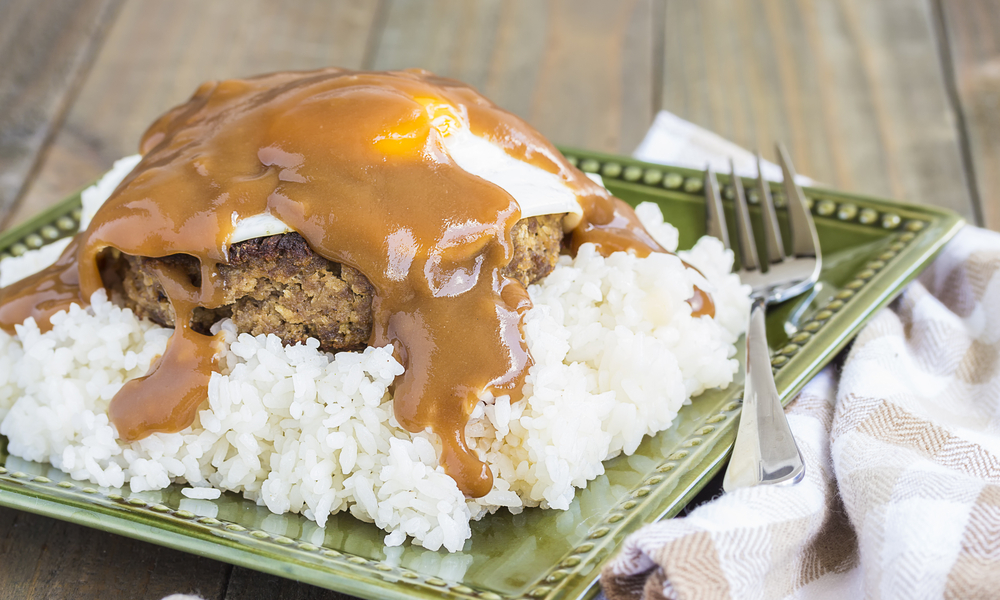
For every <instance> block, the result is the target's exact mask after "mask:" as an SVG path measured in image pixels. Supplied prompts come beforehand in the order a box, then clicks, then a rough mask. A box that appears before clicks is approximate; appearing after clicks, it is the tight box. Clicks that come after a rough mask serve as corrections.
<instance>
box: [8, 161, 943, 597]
mask: <svg viewBox="0 0 1000 600" xmlns="http://www.w3.org/2000/svg"><path fill="white" fill-rule="evenodd" d="M567 155H568V156H569V157H570V158H571V160H573V161H574V162H576V163H577V164H578V165H579V166H580V168H582V169H583V170H585V171H590V172H596V173H600V174H601V175H602V176H603V177H604V181H605V183H606V185H607V186H608V188H610V189H611V191H612V192H614V193H615V194H616V195H618V196H619V197H621V198H623V199H624V200H626V201H628V202H630V203H633V204H634V203H638V202H642V201H651V202H656V203H658V204H659V205H660V206H661V207H662V208H663V213H664V214H665V215H666V218H667V220H668V221H670V222H672V223H673V224H675V225H676V226H677V227H678V228H679V229H680V231H681V236H680V240H681V241H680V244H681V247H682V248H686V247H690V246H691V245H692V244H693V243H694V242H695V240H696V239H697V238H698V237H699V236H701V235H702V233H703V232H704V223H703V219H704V217H703V214H704V201H703V198H702V194H701V185H702V184H701V173H699V172H696V171H691V170H686V169H680V168H673V167H662V166H655V165H650V164H645V163H640V162H637V161H634V160H630V159H626V158H621V157H616V156H608V155H601V154H594V153H588V152H580V151H573V150H568V151H567ZM722 183H723V185H724V188H725V189H724V191H725V192H728V193H729V194H731V190H729V189H728V188H727V187H725V186H726V184H728V181H727V180H726V179H725V178H722ZM750 183H751V182H747V185H749V184H750ZM774 190H775V192H776V195H777V200H778V202H779V204H780V202H781V199H782V198H781V195H780V193H779V192H780V190H779V188H778V187H777V186H775V187H774ZM806 193H807V195H808V197H809V199H810V200H811V203H812V211H813V214H814V215H815V216H816V226H817V230H818V231H819V236H820V240H821V244H822V248H823V266H824V268H823V274H822V277H821V280H820V283H819V284H818V285H817V286H816V288H815V289H814V290H813V291H812V292H810V293H809V294H807V295H804V296H802V297H800V298H796V299H794V300H791V301H789V302H787V303H785V304H783V305H779V306H776V307H774V309H773V310H770V311H769V313H768V337H769V338H770V340H769V341H770V342H771V347H772V351H773V358H772V364H773V365H774V369H775V373H776V376H775V378H776V381H777V385H778V390H779V391H780V393H781V395H782V398H783V399H784V401H785V402H788V401H789V400H790V399H791V398H792V396H793V394H794V393H795V392H796V391H797V390H798V389H799V388H800V387H801V386H802V385H803V384H804V383H805V382H806V381H807V380H808V379H809V378H810V377H811V376H812V375H813V374H815V373H816V372H817V371H818V370H819V369H820V368H821V367H822V366H823V365H824V364H826V363H827V362H828V361H830V359H831V358H833V356H834V355H835V354H836V353H837V351H838V350H840V349H841V348H842V347H843V346H844V345H845V344H846V343H847V342H848V341H849V340H850V339H851V338H852V337H853V336H854V335H855V334H856V333H857V332H858V329H859V328H860V327H861V325H862V324H863V323H864V322H865V321H866V320H867V319H868V318H869V317H870V316H871V315H872V314H873V313H874V311H875V310H877V309H878V308H880V307H881V306H883V305H885V304H886V303H888V302H889V301H890V300H891V299H892V298H893V297H894V296H895V295H896V294H897V293H898V292H899V291H900V290H901V289H902V287H903V285H904V284H906V283H907V282H908V281H909V280H910V279H912V278H913V277H914V276H915V275H916V274H917V273H918V272H919V270H920V269H921V268H922V267H923V266H924V265H926V264H927V263H928V261H930V260H931V258H932V257H933V256H934V255H935V253H936V252H937V251H938V250H939V249H940V248H941V246H942V245H943V244H944V243H945V241H947V240H948V238H950V237H951V236H952V235H954V233H955V232H956V230H957V229H958V227H959V226H960V225H961V219H959V217H957V216H955V215H954V214H951V213H949V212H946V211H943V210H940V209H935V208H927V207H919V206H909V205H904V204H899V203H894V202H891V201H887V200H878V199H875V198H864V197H860V196H854V195H848V194H841V193H837V192H832V191H827V190H820V189H808V190H807V191H806ZM730 208H731V207H730ZM779 213H781V214H780V215H779V217H783V216H784V214H783V211H781V210H780V209H779ZM78 218H79V196H74V197H72V198H68V199H67V200H66V201H65V202H63V203H62V204H60V205H59V206H57V207H55V208H53V209H51V210H49V211H47V212H45V213H44V214H42V215H39V216H38V217H37V218H35V219H33V220H32V221H30V222H28V223H26V224H24V225H22V226H21V227H18V228H17V229H15V230H13V231H9V232H7V233H6V234H5V235H3V236H2V237H0V252H7V253H12V254H19V253H22V252H24V251H25V250H27V249H28V248H34V247H39V246H41V245H42V244H44V243H47V242H49V241H52V240H55V239H58V238H59V237H62V236H65V235H69V234H71V233H72V232H74V231H75V229H76V226H77V219H78ZM732 221H733V218H732V217H730V222H732ZM740 346H741V347H742V342H741V343H740ZM740 360H741V362H742V355H741V356H740ZM741 382H742V373H741V374H740V375H738V377H737V381H736V382H735V383H734V384H733V385H732V386H730V387H729V388H727V389H725V390H716V391H711V392H707V393H705V394H703V395H702V396H700V397H698V398H696V399H695V400H694V402H693V403H692V404H691V405H689V406H686V407H684V408H683V409H682V410H681V412H680V414H679V415H678V417H677V420H676V422H675V423H674V424H673V426H672V427H671V428H670V429H668V430H667V431H664V432H662V433H660V434H659V435H657V436H656V437H654V438H647V439H646V440H645V441H644V442H643V443H642V445H640V446H639V449H638V451H637V452H636V453H635V454H634V455H633V456H622V457H619V458H616V459H614V460H612V461H609V462H608V463H606V473H605V474H604V475H602V476H600V477H599V478H597V479H596V480H594V481H592V482H590V485H589V486H588V487H587V488H586V489H585V490H582V491H580V492H579V493H578V494H577V497H576V500H575V501H574V502H573V504H572V506H571V508H570V509H569V510H568V511H542V510H538V509H529V510H526V511H525V512H523V513H522V514H520V515H511V514H507V513H505V512H498V513H497V514H495V515H488V516H487V517H485V518H484V519H482V520H481V521H479V522H476V523H473V526H472V529H473V534H472V539H471V540H470V541H469V542H468V543H467V544H466V545H465V548H464V550H463V551H462V552H459V553H455V554H447V553H446V552H443V551H442V552H430V551H427V550H424V549H422V548H419V547H411V546H409V545H405V546H403V547H400V548H385V547H384V546H383V544H382V539H383V537H384V533H383V532H382V531H380V530H379V529H377V528H376V527H375V526H373V525H368V524H365V523H361V522H359V521H356V520H355V519H353V518H351V517H349V516H343V515H339V516H337V517H333V518H331V520H330V522H329V523H328V525H327V527H326V529H325V530H324V529H320V528H318V527H317V526H316V525H315V524H314V523H312V522H310V521H308V520H307V519H305V518H304V517H299V516H297V515H283V516H279V515H273V514H271V513H269V512H268V511H267V510H266V509H265V508H262V507H258V506H257V505H255V504H254V503H253V502H250V501H247V500H243V499H242V498H240V497H239V496H237V495H235V494H225V495H223V497H222V498H221V499H219V500H215V501H208V500H191V499H187V498H185V497H183V496H182V495H181V494H180V487H179V486H176V485H175V486H172V487H171V488H169V489H167V490H163V491H161V492H145V493H140V494H131V493H130V492H129V491H128V490H127V489H125V490H118V489H103V488H101V489H99V488H97V487H96V486H92V485H91V484H89V483H85V482H78V481H72V480H69V479H68V478H67V477H66V476H65V475H64V474H62V473H61V472H59V471H58V470H56V469H54V468H52V467H50V466H49V465H45V464H37V463H30V462H27V461H23V460H20V459H18V458H16V457H11V456H7V455H6V453H5V452H3V453H0V461H2V462H0V464H2V465H3V466H2V467H0V504H2V505H5V506H9V507H13V508H18V509H22V510H27V511H30V512H34V513H38V514H42V515H48V516H50V517H55V518H57V519H64V520H66V521H71V522H74V523H78V524H81V525H87V526H90V527H96V528H98V529H102V530H105V531H110V532H114V533H119V534H122V535H126V536H129V537H133V538H136V539H140V540H145V541H148V542H152V543H155V544H162V545H164V546H169V547H171V548H175V549H178V550H183V551H185V552H192V553H195V554H199V555H202V556H207V557H210V558H215V559H218V560H222V561H226V562H230V563H233V564H237V565H242V566H244V567H249V568H251V569H257V570H260V571H265V572H268V573H273V574H275V575H280V576H283V577H289V578H292V579H297V580H299V581H304V582H308V583H311V584H315V585H318V586H323V587H327V588H330V589H335V590H339V591H342V592H346V593H349V594H354V595H357V596H361V597H364V598H372V599H383V598H482V599H485V600H500V599H513V598H549V599H552V600H555V599H571V598H572V599H575V598H579V597H587V596H593V595H595V594H596V593H597V587H596V585H595V583H596V581H597V578H598V575H599V573H600V567H601V565H602V564H603V563H604V562H605V561H606V560H607V559H608V557H609V556H610V555H611V554H612V553H613V552H614V551H615V548H616V547H617V546H618V545H619V544H620V543H621V541H622V540H623V539H624V537H625V536H626V535H628V534H629V533H631V532H633V531H635V530H637V529H639V528H640V527H642V526H643V525H644V524H646V523H651V522H653V521H656V520H658V519H662V518H669V517H671V516H673V515H675V514H677V513H678V512H679V511H680V510H681V509H682V508H683V507H684V505H685V504H686V503H687V502H688V501H689V500H690V499H691V497H692V496H694V494H695V493H696V492H698V490H699V489H700V488H701V487H702V486H704V485H705V483H706V482H707V481H708V480H709V479H710V478H711V477H712V476H713V475H715V474H716V473H717V472H718V471H719V470H720V469H721V468H722V467H723V465H724V464H725V461H726V458H727V456H728V453H729V451H730V449H731V448H732V444H733V438H734V436H735V431H736V425H737V421H738V419H739V414H740V395H741ZM3 446H4V447H5V446H6V443H5V440H4V443H3Z"/></svg>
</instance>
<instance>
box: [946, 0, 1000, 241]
mask: <svg viewBox="0 0 1000 600" xmlns="http://www.w3.org/2000/svg"><path fill="white" fill-rule="evenodd" d="M939 8H940V14H941V16H942V18H943V21H944V23H943V31H944V38H945V40H946V42H947V44H948V53H947V58H948V59H949V61H950V67H951V72H952V73H953V74H954V83H955V92H956V96H957V100H958V103H959V106H960V110H961V116H962V117H963V118H962V121H961V122H962V125H963V126H964V129H965V134H966V136H967V139H968V151H969V157H968V158H969V171H970V172H971V177H972V178H973V180H974V182H975V186H976V192H977V194H978V196H979V200H980V208H981V210H982V217H983V225H985V226H986V227H988V228H989V229H993V230H1000V2H997V0H960V1H958V0H953V1H951V2H940V5H939Z"/></svg>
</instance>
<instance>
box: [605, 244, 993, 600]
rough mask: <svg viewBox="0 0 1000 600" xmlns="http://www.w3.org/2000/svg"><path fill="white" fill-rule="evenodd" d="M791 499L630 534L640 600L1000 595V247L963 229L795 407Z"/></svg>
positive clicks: (609, 575)
mask: <svg viewBox="0 0 1000 600" xmlns="http://www.w3.org/2000/svg"><path fill="white" fill-rule="evenodd" d="M788 415H789V423H790V425H791V427H792V431H793V433H794V435H795V437H796V439H797V440H798V441H799V443H800V447H801V450H802V453H803V456H804V458H805V461H806V479H805V480H804V482H803V483H801V484H799V485H797V486H793V487H758V488H752V489H743V490H737V491H736V492H733V493H730V494H725V495H723V496H722V497H720V498H719V499H717V500H715V501H713V502H710V503H707V504H705V505H702V506H700V507H698V508H697V509H695V510H694V511H692V512H691V514H690V515H689V516H687V517H685V518H679V519H671V520H667V521H664V522H661V523H657V524H654V525H650V526H649V527H647V528H645V529H643V530H641V531H639V532H637V533H636V534H634V535H633V536H631V537H630V538H629V539H628V540H627V541H626V543H625V544H624V546H623V548H622V550H621V552H620V554H619V555H618V556H617V557H616V558H615V559H614V560H612V561H611V562H610V563H609V564H608V565H607V566H606V567H605V569H604V572H603V575H602V585H603V588H604V593H605V594H606V595H607V597H608V598H609V599H610V600H621V599H633V598H656V599H659V598H705V599H710V598H880V599H883V598H884V599H890V598H893V599H894V598H899V599H906V600H911V599H914V598H963V599H964V598H1000V234H997V233H993V232H989V231H985V230H982V229H977V228H974V227H966V228H964V229H963V230H962V231H961V232H959V234H958V235H957V236H956V238H955V239H954V240H953V241H951V242H950V243H949V244H948V245H947V247H946V248H945V250H944V251H943V253H942V255H941V256H940V257H939V258H938V259H937V260H936V261H935V262H934V263H933V264H932V265H931V267H930V268H928V269H927V270H926V271H925V272H924V273H923V274H922V275H921V277H920V278H919V280H918V281H917V282H914V283H913V284H911V285H910V286H908V287H907V289H906V290H905V291H904V292H903V294H902V296H901V297H900V298H899V299H897V300H896V301H895V302H893V304H892V305H891V306H890V307H889V308H887V309H885V310H883V311H881V312H880V313H879V314H878V315H876V316H875V317H874V319H873V320H872V321H871V322H870V323H869V324H868V325H867V326H866V327H865V328H864V329H863V330H862V332H861V334H860V335H859V336H858V338H857V340H856V341H855V342H854V345H853V347H852V349H851V351H850V353H849V355H848V357H847V359H846V361H845V363H844V365H843V368H842V371H841V372H840V373H839V374H838V373H836V372H835V371H833V370H832V368H828V369H827V370H825V371H824V372H823V373H822V374H821V375H820V376H818V377H817V378H816V379H815V380H813V381H812V382H810V383H809V384H808V385H807V387H806V388H805V389H804V390H803V392H802V393H801V394H800V396H799V397H798V398H797V399H796V400H795V401H794V402H793V403H792V404H791V405H789V407H788Z"/></svg>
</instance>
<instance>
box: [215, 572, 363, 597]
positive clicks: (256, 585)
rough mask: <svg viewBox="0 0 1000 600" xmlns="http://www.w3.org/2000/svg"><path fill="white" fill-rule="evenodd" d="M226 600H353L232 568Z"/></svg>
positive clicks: (320, 589)
mask: <svg viewBox="0 0 1000 600" xmlns="http://www.w3.org/2000/svg"><path fill="white" fill-rule="evenodd" d="M225 598H226V600H272V599H274V598H281V600H355V598H354V596H347V595H345V594H341V593H339V592H332V591H330V590H326V589H323V588H320V587H316V586H313V585H309V584H306V583H299V582H298V581H292V580H290V579H282V578H281V577H275V576H274V575H267V574H265V573H259V572H257V571H251V570H250V569H244V568H243V567H233V573H232V575H230V577H229V587H228V588H226V595H225Z"/></svg>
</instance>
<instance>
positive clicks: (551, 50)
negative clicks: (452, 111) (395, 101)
mask: <svg viewBox="0 0 1000 600" xmlns="http://www.w3.org/2000/svg"><path fill="white" fill-rule="evenodd" d="M655 5H656V2H654V0H628V1H622V2H605V1H603V0H586V1H575V2H570V1H568V0H550V1H546V2H539V1H536V0H516V1H501V0H486V1H483V2H467V1H465V0H434V1H432V2H423V1H419V0H389V2H388V7H387V10H386V21H385V27H384V28H383V30H382V33H381V37H380V39H379V42H378V44H377V45H376V46H375V52H374V60H373V63H372V66H373V68H375V69H401V68H407V67H422V68H425V69H428V70H431V71H434V72H436V73H438V74H440V75H446V76H449V77H455V78H457V79H461V80H463V81H466V82H468V83H470V84H472V85H473V86H475V87H476V88H478V89H479V91H481V92H482V93H483V94H485V95H486V97H488V98H490V99H491V100H493V101H494V102H496V103H497V104H498V105H500V106H501V107H503V108H505V109H507V110H510V111H511V112H513V113H515V114H517V115H518V116H520V117H522V118H524V119H525V120H526V121H528V122H529V123H530V124H532V125H533V126H535V127H536V128H537V129H538V130H539V131H541V132H542V133H543V134H545V135H546V136H548V137H549V138H550V139H552V140H553V141H555V142H557V143H560V144H567V145H572V146H580V147H585V148H590V149H594V150H604V151H609V152H622V153H630V152H631V151H632V150H633V149H634V148H635V146H636V145H637V144H638V143H639V141H640V140H641V139H642V136H643V135H644V134H645V131H646V129H647V128H648V127H649V124H650V123H651V122H652V117H653V112H654V111H653V103H652V99H653V90H654V88H656V87H658V86H657V84H656V83H655V82H654V77H653V75H654V74H653V66H652V65H653V52H652V49H653V47H654V45H655V43H656V38H657V35H658V31H659V25H658V24H657V23H656V22H655V20H654V19H653V18H652V15H653V14H654V12H655Z"/></svg>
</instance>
